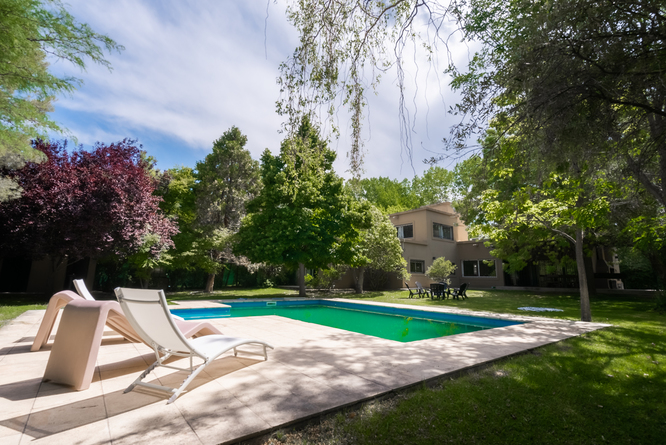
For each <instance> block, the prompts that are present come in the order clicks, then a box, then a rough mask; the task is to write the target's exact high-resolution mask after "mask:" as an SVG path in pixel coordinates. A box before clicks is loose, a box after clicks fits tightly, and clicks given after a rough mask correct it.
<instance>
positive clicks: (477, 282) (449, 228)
mask: <svg viewBox="0 0 666 445" xmlns="http://www.w3.org/2000/svg"><path fill="white" fill-rule="evenodd" d="M390 218H391V222H392V223H393V225H394V226H396V231H397V235H398V238H400V242H401V243H402V246H403V256H404V257H405V260H406V261H407V264H408V267H409V272H410V274H411V279H410V280H409V281H408V282H407V283H408V284H409V285H410V286H414V285H415V284H416V282H417V281H418V282H420V283H421V284H422V285H424V286H427V285H429V284H430V282H431V281H430V279H429V278H428V277H426V275H425V272H426V270H427V269H428V267H430V266H431V265H432V263H433V261H434V260H435V259H437V258H439V257H442V256H443V257H444V258H446V259H447V260H449V261H451V262H452V263H453V264H455V265H456V266H458V268H457V269H456V272H455V274H454V275H452V276H451V285H452V286H456V287H457V286H459V285H460V284H461V283H469V285H470V286H471V287H472V288H477V289H478V288H491V287H497V286H503V285H504V272H503V270H502V261H500V260H499V259H497V258H494V257H493V256H492V255H491V254H490V248H488V247H486V246H485V245H484V243H483V242H482V241H475V240H469V238H468V236H467V227H466V226H465V224H464V223H463V222H462V220H461V219H460V215H459V214H457V213H456V212H455V210H454V209H453V206H452V205H451V203H450V202H443V203H440V204H434V205H429V206H424V207H420V208H418V209H414V210H408V211H406V212H400V213H394V214H392V215H390ZM394 281H395V282H393V283H391V284H392V287H402V286H403V285H400V284H399V283H400V282H399V280H397V279H396V280H394Z"/></svg>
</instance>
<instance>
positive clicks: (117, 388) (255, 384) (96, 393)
mask: <svg viewBox="0 0 666 445" xmlns="http://www.w3.org/2000/svg"><path fill="white" fill-rule="evenodd" d="M253 301H257V300H255V299H253ZM346 301H350V300H346ZM179 303H180V307H204V306H215V305H216V302H214V301H210V302H204V301H192V302H179ZM363 303H365V304H373V303H370V302H363ZM374 304H378V303H374ZM381 304H382V305H385V306H396V307H409V308H418V309H423V310H432V311H437V312H448V313H457V314H466V315H478V316H486V317H488V316H490V317H497V318H504V319H511V320H517V321H529V323H526V324H520V325H514V326H507V327H502V328H494V329H489V330H484V331H477V332H472V333H466V334H459V335H455V336H451V337H441V338H434V339H428V340H420V341H415V342H410V343H399V342H395V341H391V340H384V339H381V338H376V337H369V336H366V335H362V334H357V333H353V332H348V331H343V330H340V329H335V328H329V327H325V326H320V325H315V324H311V323H305V322H301V321H296V320H291V319H287V318H284V317H279V316H272V315H271V316H263V317H247V318H226V319H210V320H207V321H209V322H211V323H213V324H214V325H216V326H217V327H218V328H219V329H220V330H221V331H222V332H224V333H225V334H228V335H233V336H240V337H251V338H257V339H262V340H266V341H268V342H269V343H272V344H273V345H274V346H275V350H273V351H270V350H269V358H268V361H263V360H262V359H259V360H257V359H255V358H251V357H254V356H248V358H246V357H242V356H241V354H239V357H234V356H233V354H231V355H229V354H227V355H225V356H223V357H222V358H219V359H218V360H216V361H215V362H214V363H213V364H211V365H209V366H208V367H207V368H206V369H205V370H204V371H203V372H202V373H201V375H200V376H199V377H198V378H197V379H196V380H194V382H193V383H192V384H190V386H189V387H188V390H189V391H188V392H186V393H184V394H183V395H181V396H180V397H179V398H178V399H177V400H176V402H175V403H173V404H171V405H167V404H166V398H167V397H165V396H164V395H162V394H154V393H151V392H150V391H149V390H144V389H135V390H134V391H132V392H130V393H128V394H123V391H124V389H125V388H126V387H127V386H128V385H129V384H130V383H131V382H132V381H134V379H135V378H136V377H137V376H138V374H140V373H141V372H142V371H143V370H144V369H145V368H146V367H148V365H149V364H150V363H152V362H153V361H154V354H153V353H152V350H151V349H150V348H149V347H147V346H146V345H144V344H138V343H130V342H128V341H125V340H124V339H122V338H121V337H120V336H118V335H117V334H116V333H114V332H113V331H110V330H108V331H106V332H105V336H104V341H103V343H102V347H101V348H100V352H99V355H98V359H97V367H96V369H95V376H94V378H93V382H92V384H91V385H90V388H89V389H88V390H86V391H75V390H74V389H73V388H71V387H67V386H62V385H58V384H54V383H48V382H42V376H43V375H44V370H45V368H46V363H47V361H48V357H49V353H50V349H51V345H52V342H53V339H54V337H55V333H56V332H57V328H56V329H54V330H53V333H52V335H51V340H50V342H49V344H48V345H47V346H46V347H45V348H43V349H42V350H41V351H38V352H30V346H31V345H32V341H33V339H34V337H35V335H36V333H37V329H38V328H39V324H40V322H41V320H42V317H43V316H44V312H45V311H43V310H41V311H28V312H25V313H24V314H22V315H21V316H19V317H17V318H16V319H14V320H12V321H11V322H10V323H8V324H7V325H6V326H4V327H3V328H1V329H0V442H2V443H3V444H4V445H14V444H27V443H48V444H61V443H62V444H68V445H69V444H125V443H127V444H133V443H139V442H141V443H143V442H148V441H157V442H158V443H160V444H168V443H178V444H181V443H188V444H190V443H191V444H199V443H202V444H218V443H233V442H237V441H240V440H243V439H247V438H251V437H254V436H257V435H261V434H266V433H268V432H270V431H273V430H276V429H278V428H280V427H286V426H289V425H291V424H295V423H299V422H301V421H304V420H306V419H308V418H312V417H316V416H319V415H321V414H324V413H328V412H332V411H335V410H337V409H340V408H343V407H345V406H349V405H354V404H356V403H359V402H362V401H364V400H370V399H372V398H375V397H378V396H381V395H383V394H386V393H390V392H392V391H396V390H400V389H404V388H407V387H410V386H413V385H417V384H419V383H421V382H424V381H428V380H432V379H437V378H441V377H443V376H446V375H447V374H450V373H455V372H458V371H461V370H464V369H467V368H470V367H474V366H478V365H482V364H484V363H488V362H491V361H494V360H497V359H499V358H502V357H506V356H509V355H513V354H518V353H521V352H524V351H527V350H530V349H533V348H536V347H539V346H543V345H546V344H549V343H553V342H557V341H560V340H563V339H566V338H569V337H574V336H577V335H580V334H583V333H585V332H590V331H594V330H596V329H600V328H603V327H607V326H609V325H606V324H601V323H584V322H576V321H563V320H554V319H547V318H540V317H528V316H511V315H500V314H489V313H480V312H472V311H466V310H457V309H455V308H450V307H446V308H443V309H442V308H437V309H434V308H422V307H415V306H411V305H410V306H407V305H400V304H395V305H390V304H384V303H381ZM184 377H185V373H183V372H177V371H172V370H162V369H161V370H158V373H157V375H156V374H155V373H153V374H151V375H150V376H149V377H147V378H146V381H148V382H155V383H159V384H163V385H178V384H180V382H181V381H182V380H183V379H184ZM157 380H159V382H157Z"/></svg>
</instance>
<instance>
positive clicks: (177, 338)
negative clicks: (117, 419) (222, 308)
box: [115, 288, 273, 403]
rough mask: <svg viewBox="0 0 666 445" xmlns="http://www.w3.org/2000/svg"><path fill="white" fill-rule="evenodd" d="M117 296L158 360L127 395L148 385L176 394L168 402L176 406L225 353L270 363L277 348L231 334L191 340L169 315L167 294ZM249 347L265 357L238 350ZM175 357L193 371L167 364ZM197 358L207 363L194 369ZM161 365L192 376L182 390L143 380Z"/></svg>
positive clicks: (142, 292)
mask: <svg viewBox="0 0 666 445" xmlns="http://www.w3.org/2000/svg"><path fill="white" fill-rule="evenodd" d="M115 293H116V297H117V298H118V302H119V303H120V306H121V307H122V309H123V312H124V313H125V316H126V317H127V320H128V322H129V323H130V325H132V327H133V328H134V330H135V331H136V332H137V334H139V336H140V337H141V339H142V340H143V342H144V343H146V344H147V345H149V346H151V347H152V348H153V351H154V352H155V357H156V361H155V363H153V364H152V365H150V366H149V367H148V368H147V369H146V370H145V371H144V372H143V373H142V374H141V375H140V376H139V377H138V378H137V379H136V380H135V381H134V382H133V383H132V384H131V385H130V386H129V387H127V389H126V390H125V393H128V392H130V391H132V390H133V389H134V388H135V387H136V386H137V385H138V386H144V387H147V388H151V389H155V390H159V391H165V392H167V393H170V394H172V395H171V397H170V398H169V400H168V402H167V403H172V402H174V401H175V400H176V399H177V398H178V396H179V395H180V394H181V393H182V392H183V391H184V390H185V388H187V386H188V385H189V384H190V383H191V382H192V380H194V378H195V377H196V376H197V375H198V374H199V373H200V372H201V371H203V369H204V368H205V367H206V366H208V365H209V364H210V363H212V361H213V360H215V359H216V358H218V357H219V356H221V355H222V354H224V353H225V352H227V351H230V350H232V349H233V351H234V355H235V356H236V355H238V352H243V353H245V354H251V355H263V357H264V360H267V359H268V356H267V354H266V348H271V349H273V346H271V345H270V344H268V343H266V342H263V341H260V340H254V339H247V338H238V337H230V336H227V335H206V336H203V337H199V338H195V339H192V340H187V339H186V338H185V337H184V336H183V334H182V333H181V332H180V330H179V329H178V327H177V326H176V323H175V321H174V319H173V318H172V317H171V314H170V313H169V308H168V306H167V302H166V297H165V295H164V292H163V291H161V290H148V289H128V288H116V289H115ZM246 344H257V345H260V346H262V347H263V354H258V353H254V352H249V351H240V350H238V349H237V348H238V347H239V346H241V345H246ZM173 356H175V357H186V358H189V359H190V366H189V368H179V367H176V366H171V365H166V364H165V363H164V362H165V361H166V360H167V359H169V358H170V357H173ZM195 358H198V359H201V360H203V363H202V364H200V365H199V366H197V367H194V365H193V359H195ZM160 366H161V367H165V368H171V369H176V370H178V371H189V372H190V374H189V375H188V377H187V378H186V379H185V381H184V382H183V383H182V384H181V385H180V386H179V387H178V388H171V387H167V386H161V385H155V384H152V383H146V382H143V381H142V380H143V379H144V378H146V376H148V374H150V373H151V372H152V371H153V369H155V368H157V367H160Z"/></svg>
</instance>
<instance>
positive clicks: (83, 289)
mask: <svg viewBox="0 0 666 445" xmlns="http://www.w3.org/2000/svg"><path fill="white" fill-rule="evenodd" d="M74 287H75V288H76V292H77V293H78V294H79V295H81V296H82V297H83V298H85V299H86V300H90V301H95V297H93V296H92V294H91V293H90V291H89V290H88V287H87V286H86V282H85V281H83V280H81V279H77V280H74ZM171 316H172V317H173V318H175V319H177V320H184V318H183V317H179V316H178V315H174V314H171ZM139 341H140V340H139Z"/></svg>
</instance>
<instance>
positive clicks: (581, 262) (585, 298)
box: [576, 227, 592, 321]
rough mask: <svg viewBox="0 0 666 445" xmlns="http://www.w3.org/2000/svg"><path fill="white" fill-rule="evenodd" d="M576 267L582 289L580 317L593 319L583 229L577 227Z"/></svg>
mask: <svg viewBox="0 0 666 445" xmlns="http://www.w3.org/2000/svg"><path fill="white" fill-rule="evenodd" d="M576 267H577V268H578V287H579V289H580V319H581V320H582V321H592V311H591V310H590V294H589V293H588V290H587V273H586V272H585V254H584V253H583V230H582V229H580V228H578V227H577V228H576Z"/></svg>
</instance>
